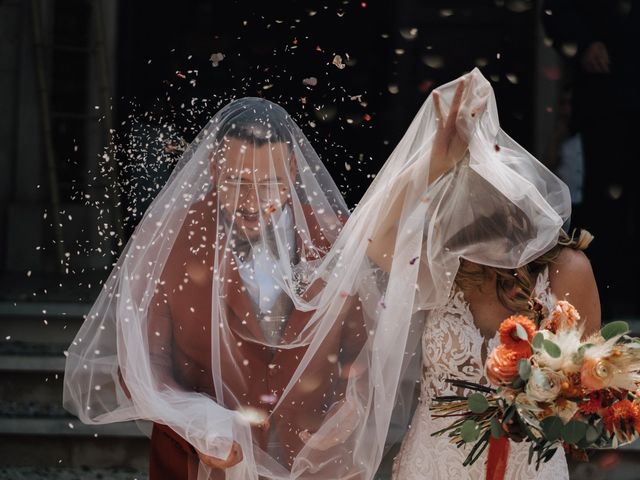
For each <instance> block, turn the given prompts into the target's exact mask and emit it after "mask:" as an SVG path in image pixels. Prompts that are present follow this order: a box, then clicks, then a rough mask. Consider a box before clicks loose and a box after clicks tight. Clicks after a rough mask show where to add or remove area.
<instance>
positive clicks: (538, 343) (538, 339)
mask: <svg viewBox="0 0 640 480" xmlns="http://www.w3.org/2000/svg"><path fill="white" fill-rule="evenodd" d="M543 340H544V335H543V334H542V332H538V333H536V334H535V335H534V336H533V340H532V341H531V345H533V348H535V349H536V350H539V349H540V348H542V341H543Z"/></svg>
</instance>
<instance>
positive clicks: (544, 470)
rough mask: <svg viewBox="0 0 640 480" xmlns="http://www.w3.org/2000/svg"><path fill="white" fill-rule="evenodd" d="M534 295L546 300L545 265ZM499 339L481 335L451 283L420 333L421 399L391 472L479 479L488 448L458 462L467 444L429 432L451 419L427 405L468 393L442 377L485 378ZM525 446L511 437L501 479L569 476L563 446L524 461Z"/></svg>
mask: <svg viewBox="0 0 640 480" xmlns="http://www.w3.org/2000/svg"><path fill="white" fill-rule="evenodd" d="M535 295H536V297H537V298H538V300H539V301H540V302H541V303H543V304H545V305H548V304H549V300H550V292H549V275H548V269H545V270H544V271H543V272H542V273H541V274H540V275H539V276H538V280H537V282H536V288H535ZM499 342H500V339H499V337H498V335H497V334H496V335H495V336H494V337H493V338H491V339H486V338H485V337H484V336H483V335H482V334H481V332H480V330H479V329H478V327H476V325H475V323H474V319H473V315H472V314H471V310H470V309H469V303H468V302H467V301H466V300H465V298H464V295H463V292H462V291H460V290H459V289H458V288H456V287H454V289H453V290H452V293H451V295H450V297H449V301H448V302H447V304H446V305H445V306H443V307H441V308H438V309H435V310H433V311H432V312H431V314H430V318H429V319H428V321H427V323H426V326H425V329H424V333H423V335H422V352H423V353H422V361H423V366H424V368H423V371H424V375H423V378H422V384H421V395H420V403H419V405H418V407H417V409H416V412H415V414H414V417H413V420H412V422H411V426H410V428H409V431H408V433H407V435H406V436H405V438H404V441H403V443H402V447H401V449H400V453H399V454H398V456H397V457H396V459H395V463H394V466H393V478H394V479H397V480H426V479H429V480H443V479H456V480H461V479H469V480H471V479H473V480H476V479H480V478H484V476H485V460H486V456H487V450H485V451H484V453H483V454H482V456H481V457H480V458H479V459H478V460H477V461H476V462H475V463H474V464H473V465H471V466H467V467H464V466H463V465H462V463H463V461H464V459H465V458H466V456H467V454H468V453H469V448H470V447H467V448H457V447H456V446H455V445H454V444H452V443H450V442H449V438H448V437H447V436H446V435H443V436H437V437H432V436H431V434H432V433H433V432H436V431H438V430H440V429H442V428H444V427H445V426H447V425H448V424H450V423H451V419H449V418H432V417H431V412H430V411H429V406H430V404H431V401H432V399H433V398H435V397H436V396H438V395H457V394H463V395H468V394H469V393H470V392H469V391H466V390H465V391H462V392H460V390H458V389H457V388H456V387H452V386H451V385H449V384H448V383H446V382H445V380H446V379H448V378H457V379H462V380H467V381H470V382H478V383H482V384H486V383H487V380H486V378H485V376H484V363H485V359H486V356H487V352H488V351H491V350H492V349H493V348H494V347H496V346H497V345H498V344H499ZM528 454H529V446H528V444H526V443H524V442H523V443H515V442H511V449H510V455H509V463H508V466H507V471H506V475H505V478H506V479H514V480H515V479H518V480H522V479H540V480H542V479H549V480H551V479H553V480H563V479H568V478H569V473H568V468H567V462H566V459H565V455H564V452H563V451H562V449H558V451H557V452H556V454H555V455H554V456H553V458H551V460H550V461H549V462H547V463H543V464H541V465H540V468H539V470H538V471H536V469H535V462H534V463H533V464H532V465H529V464H528V462H527V459H528Z"/></svg>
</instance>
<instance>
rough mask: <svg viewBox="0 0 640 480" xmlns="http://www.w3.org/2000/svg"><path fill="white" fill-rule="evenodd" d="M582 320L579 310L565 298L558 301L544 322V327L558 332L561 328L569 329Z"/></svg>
mask: <svg viewBox="0 0 640 480" xmlns="http://www.w3.org/2000/svg"><path fill="white" fill-rule="evenodd" d="M578 320H580V314H579V313H578V310H576V308H575V307H574V306H573V305H571V304H570V303H569V302H567V301H565V300H559V301H558V302H556V306H555V307H554V308H553V310H552V311H551V312H550V313H549V317H548V318H547V320H546V321H545V322H544V325H543V326H544V328H546V329H547V330H549V331H551V332H553V333H556V332H557V331H559V330H569V329H570V328H573V327H574V326H575V325H576V323H577V322H578Z"/></svg>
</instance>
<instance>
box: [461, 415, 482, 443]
mask: <svg viewBox="0 0 640 480" xmlns="http://www.w3.org/2000/svg"><path fill="white" fill-rule="evenodd" d="M479 436H480V428H479V427H478V422H476V421H475V420H466V421H465V422H464V423H463V424H462V426H461V427H460V437H462V441H463V442H465V443H471V442H475V441H476V440H477V439H478V437H479Z"/></svg>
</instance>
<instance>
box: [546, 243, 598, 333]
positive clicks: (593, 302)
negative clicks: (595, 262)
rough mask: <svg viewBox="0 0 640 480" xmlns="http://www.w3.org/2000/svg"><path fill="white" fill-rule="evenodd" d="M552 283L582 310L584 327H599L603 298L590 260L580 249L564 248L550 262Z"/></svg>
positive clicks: (561, 296)
mask: <svg viewBox="0 0 640 480" xmlns="http://www.w3.org/2000/svg"><path fill="white" fill-rule="evenodd" d="M549 284H550V285H549V286H550V287H551V291H552V292H553V294H554V295H555V296H556V297H557V298H558V299H559V300H567V301H568V302H570V303H571V304H572V305H573V306H574V307H576V308H577V309H578V311H579V312H580V316H581V317H582V319H583V321H584V322H585V329H586V331H587V332H591V331H594V330H597V329H599V328H600V315H601V313H600V298H599V296H598V287H597V285H596V279H595V277H594V274H593V269H592V268H591V262H590V261H589V258H588V257H587V255H586V254H585V253H584V252H583V251H581V250H575V249H573V248H563V249H562V250H561V252H560V254H559V255H558V257H557V258H556V260H555V261H554V262H553V263H551V264H549Z"/></svg>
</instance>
